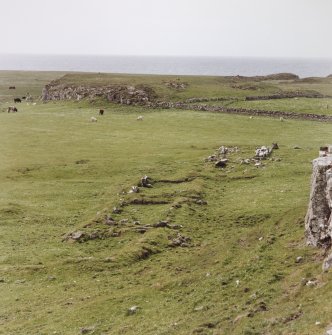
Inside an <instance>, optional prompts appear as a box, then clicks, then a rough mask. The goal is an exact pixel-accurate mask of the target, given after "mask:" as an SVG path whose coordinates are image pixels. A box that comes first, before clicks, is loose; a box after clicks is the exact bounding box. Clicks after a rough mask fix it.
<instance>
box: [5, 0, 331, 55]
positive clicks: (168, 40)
mask: <svg viewBox="0 0 332 335" xmlns="http://www.w3.org/2000/svg"><path fill="white" fill-rule="evenodd" d="M0 9H1V19H0V31H1V41H0V48H1V49H0V53H25V54H26V53H30V54H39V53H42V54H87V55H89V54H94V55H97V54H100V55H177V56H182V55H183V56H239V57H241V56H259V57H260V56H261V57H326V58H332V41H331V33H332V0H29V1H25V0H1V2H0Z"/></svg>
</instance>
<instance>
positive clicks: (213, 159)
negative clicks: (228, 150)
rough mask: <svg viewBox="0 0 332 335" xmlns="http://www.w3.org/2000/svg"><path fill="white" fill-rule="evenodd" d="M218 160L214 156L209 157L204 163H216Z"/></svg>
mask: <svg viewBox="0 0 332 335" xmlns="http://www.w3.org/2000/svg"><path fill="white" fill-rule="evenodd" d="M217 160H218V158H217V156H216V155H211V156H209V157H208V158H207V159H206V160H205V161H206V162H216V161H217Z"/></svg>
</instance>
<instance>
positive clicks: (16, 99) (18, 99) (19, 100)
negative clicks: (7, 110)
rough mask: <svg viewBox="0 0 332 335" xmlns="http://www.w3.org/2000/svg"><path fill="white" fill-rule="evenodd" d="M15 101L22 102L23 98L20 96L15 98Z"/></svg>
mask: <svg viewBox="0 0 332 335" xmlns="http://www.w3.org/2000/svg"><path fill="white" fill-rule="evenodd" d="M14 102H15V103H17V102H22V100H21V99H20V98H14Z"/></svg>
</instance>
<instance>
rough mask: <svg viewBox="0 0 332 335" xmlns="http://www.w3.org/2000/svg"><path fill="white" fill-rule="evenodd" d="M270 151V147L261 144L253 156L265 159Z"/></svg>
mask: <svg viewBox="0 0 332 335" xmlns="http://www.w3.org/2000/svg"><path fill="white" fill-rule="evenodd" d="M271 153H272V148H270V147H266V146H264V145H263V146H262V147H260V148H257V149H256V151H255V158H258V159H265V158H267V157H269V156H270V155H271Z"/></svg>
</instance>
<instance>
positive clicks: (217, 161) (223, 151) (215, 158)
mask: <svg viewBox="0 0 332 335" xmlns="http://www.w3.org/2000/svg"><path fill="white" fill-rule="evenodd" d="M238 151H240V149H239V148H238V147H226V146H224V145H222V146H221V147H220V148H218V149H217V150H216V153H215V154H213V155H210V156H209V157H207V158H206V159H205V161H206V162H214V166H215V167H217V168H225V167H226V166H227V163H228V159H227V158H226V157H227V154H230V153H234V152H238Z"/></svg>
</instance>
